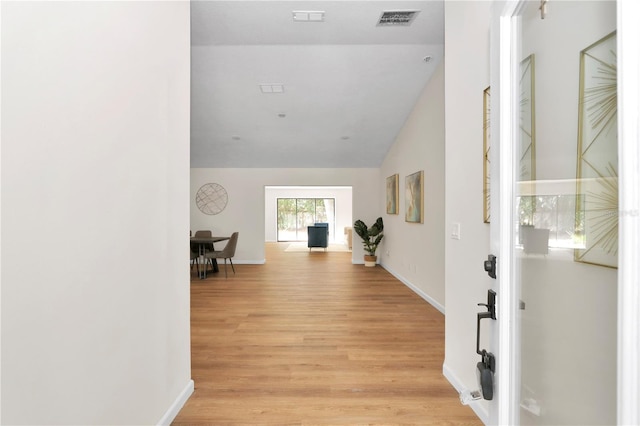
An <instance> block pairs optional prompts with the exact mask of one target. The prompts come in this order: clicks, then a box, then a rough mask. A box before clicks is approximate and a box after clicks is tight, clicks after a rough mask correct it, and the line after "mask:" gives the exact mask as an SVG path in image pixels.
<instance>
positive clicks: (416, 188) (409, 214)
mask: <svg viewBox="0 0 640 426" xmlns="http://www.w3.org/2000/svg"><path fill="white" fill-rule="evenodd" d="M404 193H405V216H404V220H405V222H410V223H424V171H423V170H420V171H419V172H415V173H413V174H410V175H409V176H407V177H405V180H404Z"/></svg>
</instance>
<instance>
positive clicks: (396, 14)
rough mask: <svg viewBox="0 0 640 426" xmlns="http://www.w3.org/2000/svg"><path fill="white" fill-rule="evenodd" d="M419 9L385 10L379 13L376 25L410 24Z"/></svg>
mask: <svg viewBox="0 0 640 426" xmlns="http://www.w3.org/2000/svg"><path fill="white" fill-rule="evenodd" d="M418 13H420V11H419V10H385V11H384V12H382V15H380V20H379V21H378V26H383V27H388V26H392V25H404V26H408V25H411V22H413V19H414V18H415V17H416V15H417V14H418Z"/></svg>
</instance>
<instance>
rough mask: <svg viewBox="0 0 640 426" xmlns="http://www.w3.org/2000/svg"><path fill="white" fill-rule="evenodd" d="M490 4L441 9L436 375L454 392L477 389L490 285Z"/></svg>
mask: <svg viewBox="0 0 640 426" xmlns="http://www.w3.org/2000/svg"><path fill="white" fill-rule="evenodd" d="M491 5H492V2H488V1H448V2H445V77H444V79H445V99H446V100H445V132H446V147H445V158H446V163H445V170H446V172H445V179H446V193H445V200H446V201H445V215H446V221H445V299H446V302H447V315H446V321H445V333H446V337H445V362H444V372H445V375H446V376H447V378H448V379H449V380H450V381H451V382H452V383H453V384H454V385H455V386H457V387H458V388H459V389H460V390H461V389H464V388H467V389H477V388H478V386H477V380H476V363H477V362H478V361H479V356H478V355H477V354H476V352H475V341H476V313H477V312H479V310H480V307H478V306H477V303H480V302H485V303H486V300H487V289H488V288H489V287H490V286H491V285H492V283H491V281H492V280H491V279H490V278H489V277H488V276H487V274H486V273H485V272H484V270H483V261H484V260H485V259H486V258H487V255H488V254H489V225H487V224H486V223H483V214H482V212H483V210H482V209H483V207H482V205H483V204H482V202H483V187H482V181H483V178H482V176H483V174H482V164H483V145H482V143H483V140H482V137H483V136H482V126H483V123H482V120H483V116H482V107H483V106H482V100H483V98H482V94H483V90H484V89H485V88H486V87H487V86H489V23H490V16H491ZM454 223H458V224H460V240H454V239H451V238H450V236H449V234H450V230H451V227H452V226H453V224H454ZM485 325H486V324H484V325H483V326H485ZM483 330H484V329H483ZM483 333H484V331H483ZM487 337H488V336H487ZM482 409H483V408H482V406H481V407H480V410H481V412H482ZM484 410H485V412H486V408H484Z"/></svg>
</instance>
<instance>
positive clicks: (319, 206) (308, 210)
mask: <svg viewBox="0 0 640 426" xmlns="http://www.w3.org/2000/svg"><path fill="white" fill-rule="evenodd" d="M335 204H336V200H335V199H334V198H278V215H277V216H278V241H307V226H311V225H313V224H314V223H318V222H324V223H328V224H329V236H330V238H331V236H333V235H334V232H335Z"/></svg>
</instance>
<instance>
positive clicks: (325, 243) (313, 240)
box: [307, 223, 329, 251]
mask: <svg viewBox="0 0 640 426" xmlns="http://www.w3.org/2000/svg"><path fill="white" fill-rule="evenodd" d="M307 247H309V250H311V248H312V247H322V248H324V251H327V247H329V224H328V223H325V224H315V225H313V226H307Z"/></svg>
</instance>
